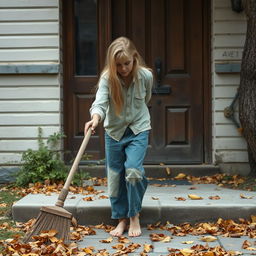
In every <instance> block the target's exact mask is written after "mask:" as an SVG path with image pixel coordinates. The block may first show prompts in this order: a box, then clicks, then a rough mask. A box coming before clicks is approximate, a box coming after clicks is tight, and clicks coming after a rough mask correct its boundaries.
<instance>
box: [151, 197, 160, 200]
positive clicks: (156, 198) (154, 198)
mask: <svg viewBox="0 0 256 256" xmlns="http://www.w3.org/2000/svg"><path fill="white" fill-rule="evenodd" d="M151 198H152V199H153V200H159V197H154V196H152V197H151Z"/></svg>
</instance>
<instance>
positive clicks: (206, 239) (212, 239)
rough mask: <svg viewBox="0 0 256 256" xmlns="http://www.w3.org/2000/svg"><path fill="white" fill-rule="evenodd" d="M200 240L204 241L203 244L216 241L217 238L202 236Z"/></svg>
mask: <svg viewBox="0 0 256 256" xmlns="http://www.w3.org/2000/svg"><path fill="white" fill-rule="evenodd" d="M200 240H202V241H204V242H214V241H216V240H217V237H215V236H202V237H200Z"/></svg>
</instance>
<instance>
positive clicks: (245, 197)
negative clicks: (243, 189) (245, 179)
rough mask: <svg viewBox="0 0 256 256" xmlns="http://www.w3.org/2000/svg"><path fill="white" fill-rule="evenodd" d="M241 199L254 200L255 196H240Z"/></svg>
mask: <svg viewBox="0 0 256 256" xmlns="http://www.w3.org/2000/svg"><path fill="white" fill-rule="evenodd" d="M240 198H242V199H252V198H253V196H245V195H244V194H240Z"/></svg>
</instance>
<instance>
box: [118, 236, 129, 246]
mask: <svg viewBox="0 0 256 256" xmlns="http://www.w3.org/2000/svg"><path fill="white" fill-rule="evenodd" d="M118 242H119V243H123V244H128V243H130V240H129V239H128V238H127V237H125V236H121V237H118Z"/></svg>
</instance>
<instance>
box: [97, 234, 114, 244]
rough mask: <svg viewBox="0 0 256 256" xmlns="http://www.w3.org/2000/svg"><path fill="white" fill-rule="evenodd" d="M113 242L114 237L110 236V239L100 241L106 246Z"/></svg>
mask: <svg viewBox="0 0 256 256" xmlns="http://www.w3.org/2000/svg"><path fill="white" fill-rule="evenodd" d="M112 241H113V237H112V236H110V237H109V238H107V239H103V240H100V242H101V243H104V244H109V243H111V242H112Z"/></svg>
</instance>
